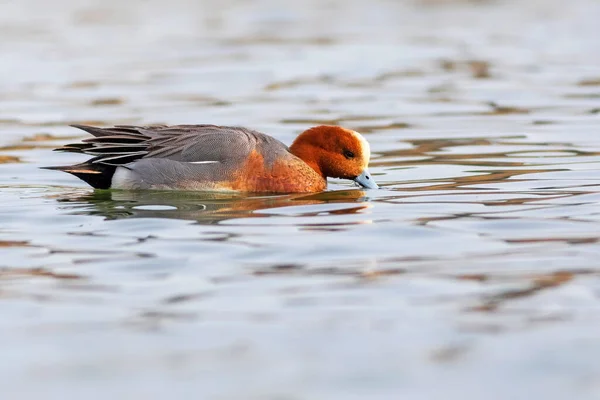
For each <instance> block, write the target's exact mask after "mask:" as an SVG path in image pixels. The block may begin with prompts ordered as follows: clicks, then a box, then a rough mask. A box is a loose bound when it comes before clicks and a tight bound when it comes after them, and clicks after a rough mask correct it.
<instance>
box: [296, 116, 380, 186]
mask: <svg viewBox="0 0 600 400" xmlns="http://www.w3.org/2000/svg"><path fill="white" fill-rule="evenodd" d="M290 151H291V152H292V154H294V155H295V156H297V157H299V158H301V159H302V160H303V161H304V162H306V163H307V164H308V165H310V166H311V167H312V168H313V169H314V170H315V171H317V173H319V174H320V175H321V176H322V177H323V178H327V177H331V178H342V179H352V180H353V181H355V182H356V183H358V184H359V185H361V186H363V187H365V188H369V189H377V188H379V187H378V186H377V184H376V183H375V181H374V180H373V177H372V176H371V174H370V173H369V169H368V166H369V159H370V158H371V148H370V146H369V142H367V140H366V139H365V138H364V137H363V136H362V135H361V134H360V133H358V132H355V131H353V130H350V129H346V128H342V127H340V126H330V125H320V126H315V127H313V128H310V129H308V130H306V131H304V132H302V133H301V134H300V136H298V137H297V138H296V140H295V141H294V143H292V145H291V146H290Z"/></svg>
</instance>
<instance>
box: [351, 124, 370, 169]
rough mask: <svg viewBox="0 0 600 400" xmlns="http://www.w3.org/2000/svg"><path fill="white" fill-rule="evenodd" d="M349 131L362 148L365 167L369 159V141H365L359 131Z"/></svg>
mask: <svg viewBox="0 0 600 400" xmlns="http://www.w3.org/2000/svg"><path fill="white" fill-rule="evenodd" d="M350 133H351V134H352V136H354V137H355V138H356V139H357V140H358V141H359V142H360V147H361V148H362V153H363V156H364V158H365V167H367V166H368V165H369V160H370V159H371V146H370V145H369V142H367V139H365V138H364V137H363V135H361V134H360V133H358V132H356V131H350Z"/></svg>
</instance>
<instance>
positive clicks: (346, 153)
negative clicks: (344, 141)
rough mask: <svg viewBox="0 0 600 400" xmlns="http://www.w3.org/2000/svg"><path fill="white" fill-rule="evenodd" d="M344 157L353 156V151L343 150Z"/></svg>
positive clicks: (349, 157)
mask: <svg viewBox="0 0 600 400" xmlns="http://www.w3.org/2000/svg"><path fill="white" fill-rule="evenodd" d="M344 157H346V158H347V159H348V160H350V159H352V158H354V153H353V152H351V151H350V150H344Z"/></svg>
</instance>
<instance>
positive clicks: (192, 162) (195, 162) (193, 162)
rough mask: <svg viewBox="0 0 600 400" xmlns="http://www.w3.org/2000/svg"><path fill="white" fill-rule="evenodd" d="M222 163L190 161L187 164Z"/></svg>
mask: <svg viewBox="0 0 600 400" xmlns="http://www.w3.org/2000/svg"><path fill="white" fill-rule="evenodd" d="M219 162H220V161H188V162H187V164H215V163H219Z"/></svg>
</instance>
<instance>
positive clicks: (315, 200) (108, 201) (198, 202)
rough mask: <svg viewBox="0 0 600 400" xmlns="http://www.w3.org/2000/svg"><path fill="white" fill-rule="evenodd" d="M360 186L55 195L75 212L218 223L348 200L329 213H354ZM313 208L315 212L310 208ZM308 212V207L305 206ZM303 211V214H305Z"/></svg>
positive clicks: (362, 202) (360, 202) (360, 203)
mask: <svg viewBox="0 0 600 400" xmlns="http://www.w3.org/2000/svg"><path fill="white" fill-rule="evenodd" d="M366 196H367V193H366V192H365V191H363V190H358V189H356V190H335V191H328V192H323V193H315V194H288V195H262V194H261V195H255V196H252V195H250V196H248V195H244V194H223V193H206V192H204V193H198V192H165V191H116V190H114V191H110V190H98V191H94V192H91V193H89V194H85V195H81V194H80V193H77V194H73V195H67V196H64V197H62V198H59V199H57V201H58V202H59V203H62V205H63V206H65V203H66V206H67V207H68V208H69V209H71V210H73V214H76V215H101V216H104V217H106V219H109V220H115V219H122V218H168V219H181V220H192V221H197V222H199V223H201V224H204V225H210V224H217V223H219V222H221V221H224V220H228V219H234V218H256V217H263V218H264V217H267V216H269V214H268V213H261V210H267V209H274V208H284V207H297V206H310V205H319V204H347V207H346V206H342V208H336V209H334V210H331V211H330V212H331V213H332V214H353V213H356V212H358V211H360V210H361V209H364V208H366V207H367V206H368V204H367V203H366V202H367V201H368V198H367V197H366ZM313 212H316V211H314V210H313ZM306 213H308V214H310V213H311V210H310V208H309V209H307V210H306ZM306 213H305V214H306Z"/></svg>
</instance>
